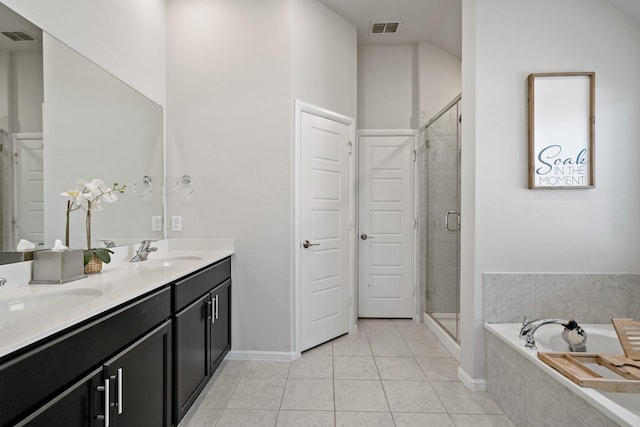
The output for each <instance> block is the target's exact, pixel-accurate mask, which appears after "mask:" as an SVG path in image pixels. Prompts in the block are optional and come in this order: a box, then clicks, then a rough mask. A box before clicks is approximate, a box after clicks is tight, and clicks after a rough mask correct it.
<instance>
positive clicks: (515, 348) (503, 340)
mask: <svg viewBox="0 0 640 427" xmlns="http://www.w3.org/2000/svg"><path fill="white" fill-rule="evenodd" d="M581 326H582V327H583V329H584V330H585V331H586V332H587V352H589V353H609V354H624V352H623V351H622V347H621V346H620V343H619V341H618V338H617V336H616V333H615V330H614V329H613V326H611V325H607V324H604V325H600V324H593V325H590V324H588V325H581ZM520 327H521V325H520V324H517V323H486V324H485V331H486V333H485V338H486V349H487V357H486V359H487V392H489V394H490V395H491V396H492V397H493V398H494V399H495V400H496V402H497V403H498V404H499V405H500V406H501V407H502V409H503V410H504V411H505V413H506V414H507V415H509V416H510V418H511V419H512V420H513V421H514V422H515V423H516V425H518V426H520V425H531V426H533V425H537V424H538V425H556V426H558V427H559V426H562V425H567V426H569V425H587V426H594V427H595V426H597V427H600V426H605V425H606V426H616V425H617V426H633V427H640V393H609V392H601V391H598V390H596V389H592V388H586V387H580V386H578V385H577V384H574V383H573V382H572V381H570V380H568V379H567V378H565V377H564V376H563V375H562V374H560V373H559V372H557V371H555V370H554V369H553V368H551V367H549V366H547V365H546V364H545V363H544V362H542V361H541V360H539V359H538V357H537V351H536V350H529V349H527V348H525V346H524V344H525V341H524V340H521V339H519V338H518V334H519V331H520ZM562 330H563V327H562V325H545V326H543V327H541V328H540V329H538V330H537V331H536V333H535V340H536V346H537V347H538V351H569V348H568V346H567V344H566V343H565V342H564V340H563V339H562V337H561V336H560V333H561V332H562ZM590 367H593V365H590ZM601 369H602V370H603V372H601V373H604V372H606V371H605V370H606V368H601ZM542 374H544V375H542ZM509 382H513V383H514V384H513V385H510V384H509ZM522 400H525V403H523V402H522ZM543 402H547V403H552V406H555V408H549V409H548V410H547V409H544V410H543V409H541V408H544V407H545V406H547V405H546V404H545V403H543ZM536 406H537V407H538V408H539V409H538V412H540V411H543V413H542V414H536V413H534V411H529V413H528V414H527V413H526V411H527V410H528V408H529V407H536ZM518 417H519V419H518ZM536 417H538V418H537V419H536ZM548 418H553V419H554V420H555V421H553V423H551V424H550V423H549V419H548ZM534 419H536V420H535V421H533V420H534ZM541 422H544V424H539V423H541ZM576 423H577V424H576Z"/></svg>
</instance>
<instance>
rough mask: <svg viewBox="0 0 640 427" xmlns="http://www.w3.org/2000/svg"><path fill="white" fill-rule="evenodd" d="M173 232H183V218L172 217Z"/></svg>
mask: <svg viewBox="0 0 640 427" xmlns="http://www.w3.org/2000/svg"><path fill="white" fill-rule="evenodd" d="M171 231H182V217H181V216H172V217H171Z"/></svg>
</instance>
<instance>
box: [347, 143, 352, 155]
mask: <svg viewBox="0 0 640 427" xmlns="http://www.w3.org/2000/svg"><path fill="white" fill-rule="evenodd" d="M352 152H353V143H352V142H351V141H349V142H347V154H351V153H352Z"/></svg>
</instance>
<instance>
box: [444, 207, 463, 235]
mask: <svg viewBox="0 0 640 427" xmlns="http://www.w3.org/2000/svg"><path fill="white" fill-rule="evenodd" d="M451 215H455V216H456V219H457V223H458V225H457V226H456V228H451V227H450V226H449V216H451ZM444 226H445V227H446V228H447V230H449V231H460V212H458V211H449V212H447V213H446V214H445V216H444Z"/></svg>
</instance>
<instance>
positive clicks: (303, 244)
mask: <svg viewBox="0 0 640 427" xmlns="http://www.w3.org/2000/svg"><path fill="white" fill-rule="evenodd" d="M309 246H320V243H311V242H309V241H308V240H305V241H304V242H302V247H303V248H305V249H307V248H308V247H309Z"/></svg>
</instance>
